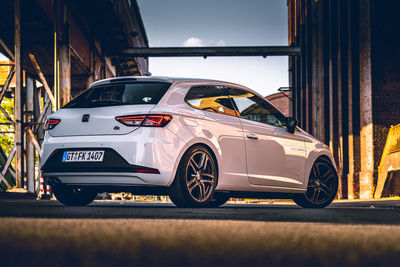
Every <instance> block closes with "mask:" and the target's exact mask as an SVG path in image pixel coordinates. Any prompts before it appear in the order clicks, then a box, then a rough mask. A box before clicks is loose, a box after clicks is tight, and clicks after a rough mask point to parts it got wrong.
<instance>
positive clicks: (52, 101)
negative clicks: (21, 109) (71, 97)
mask: <svg viewBox="0 0 400 267" xmlns="http://www.w3.org/2000/svg"><path fill="white" fill-rule="evenodd" d="M29 57H30V58H31V61H32V64H33V66H34V67H35V70H36V72H37V74H38V76H39V78H40V81H41V82H42V84H43V86H44V89H45V90H46V93H47V95H48V96H49V99H50V101H51V103H52V104H53V106H54V107H56V106H57V103H56V98H55V97H54V95H53V93H52V92H51V89H50V87H49V84H48V83H47V81H46V78H45V77H44V75H43V72H42V70H41V69H40V66H39V64H38V63H37V61H36V58H35V56H34V55H33V54H31V53H29Z"/></svg>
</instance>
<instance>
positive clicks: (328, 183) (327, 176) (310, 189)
mask: <svg viewBox="0 0 400 267" xmlns="http://www.w3.org/2000/svg"><path fill="white" fill-rule="evenodd" d="M337 190H338V176H337V173H336V170H335V168H334V167H333V165H332V163H331V161H330V160H329V159H327V158H324V157H322V158H319V159H318V160H316V161H315V163H314V165H313V167H312V169H311V173H310V177H309V179H308V185H307V191H306V193H305V194H304V195H299V196H296V197H294V198H293V200H294V202H295V203H296V204H297V205H299V206H301V207H303V208H325V207H326V206H328V205H329V204H331V202H332V201H333V199H334V198H335V197H336V193H337Z"/></svg>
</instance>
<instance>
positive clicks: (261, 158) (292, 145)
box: [229, 89, 306, 187]
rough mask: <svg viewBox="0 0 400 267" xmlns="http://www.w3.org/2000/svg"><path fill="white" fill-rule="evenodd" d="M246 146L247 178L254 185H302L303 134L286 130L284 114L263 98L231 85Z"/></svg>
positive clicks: (231, 95)
mask: <svg viewBox="0 0 400 267" xmlns="http://www.w3.org/2000/svg"><path fill="white" fill-rule="evenodd" d="M229 91H230V97H231V99H232V100H233V102H234V103H235V106H236V108H237V111H238V113H239V114H240V122H241V124H242V127H243V134H244V139H245V147H246V160H247V161H246V162H247V173H248V177H249V181H250V183H251V184H254V185H265V186H280V187H301V186H302V185H303V183H304V171H305V156H306V150H305V138H304V136H303V134H302V133H301V132H299V131H295V133H293V134H292V133H289V132H288V131H287V130H286V128H285V127H286V117H285V116H284V115H282V114H281V113H280V112H279V111H278V110H277V109H276V108H275V107H273V106H272V105H271V104H270V103H268V102H267V101H266V100H265V99H263V98H261V97H259V96H257V95H255V94H253V93H251V92H249V91H245V90H241V89H240V90H239V89H230V90H229Z"/></svg>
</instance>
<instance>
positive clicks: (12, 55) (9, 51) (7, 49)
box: [0, 38, 15, 61]
mask: <svg viewBox="0 0 400 267" xmlns="http://www.w3.org/2000/svg"><path fill="white" fill-rule="evenodd" d="M0 45H1V46H2V47H3V49H4V51H6V53H7V54H8V56H9V57H10V58H11V60H12V61H14V60H15V58H14V54H13V53H12V52H11V50H10V48H8V46H7V45H6V44H5V43H4V42H3V40H1V38H0Z"/></svg>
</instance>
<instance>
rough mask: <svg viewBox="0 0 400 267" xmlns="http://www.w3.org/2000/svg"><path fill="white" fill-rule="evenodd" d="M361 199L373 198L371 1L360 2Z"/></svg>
mask: <svg viewBox="0 0 400 267" xmlns="http://www.w3.org/2000/svg"><path fill="white" fill-rule="evenodd" d="M360 14H361V16H360V25H362V27H360V32H359V36H360V37H359V38H360V146H361V172H360V174H359V179H360V198H361V199H369V198H372V196H373V187H374V179H373V172H374V143H373V118H372V65H371V0H363V1H360Z"/></svg>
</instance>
